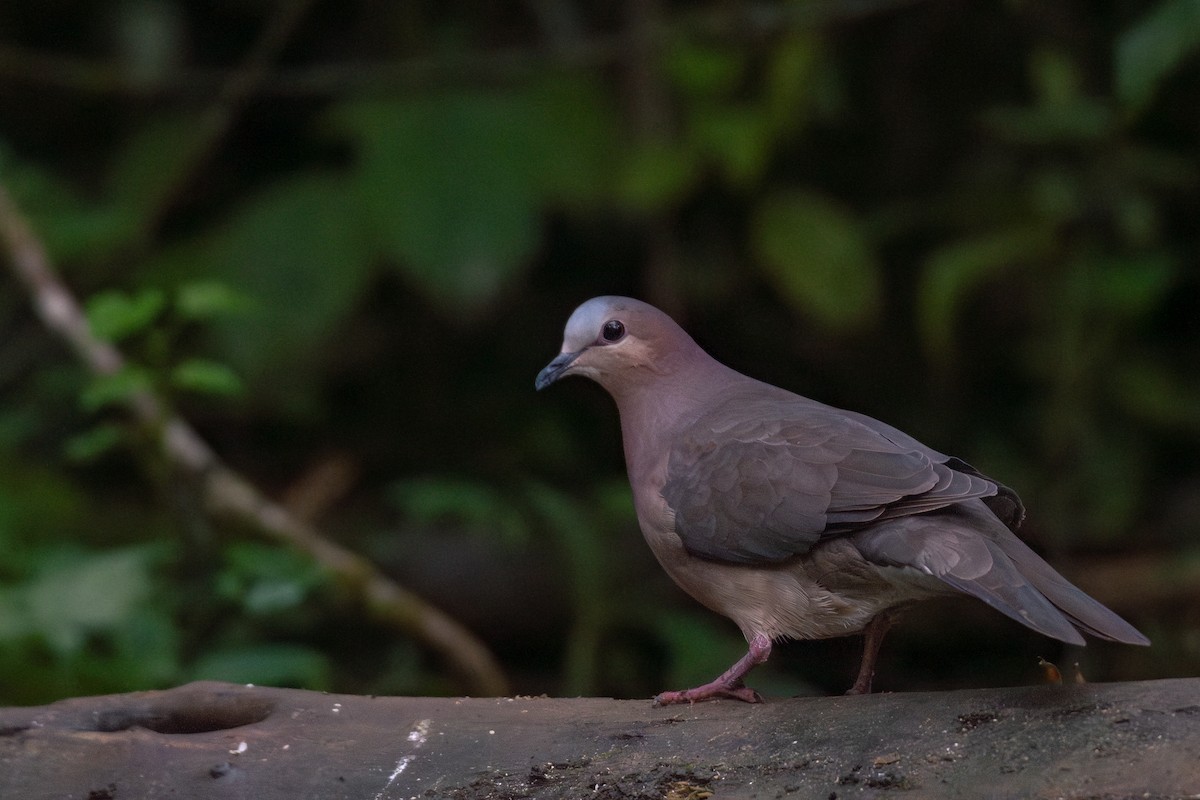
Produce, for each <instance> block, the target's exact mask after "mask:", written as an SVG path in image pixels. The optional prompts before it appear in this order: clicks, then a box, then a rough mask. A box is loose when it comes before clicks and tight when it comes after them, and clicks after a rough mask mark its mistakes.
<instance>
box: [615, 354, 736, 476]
mask: <svg viewBox="0 0 1200 800" xmlns="http://www.w3.org/2000/svg"><path fill="white" fill-rule="evenodd" d="M739 378H742V376H741V375H740V374H738V373H737V372H734V371H733V370H732V369H729V368H728V367H726V366H724V365H723V364H721V363H719V362H717V361H714V360H712V359H711V358H708V356H707V355H705V358H704V360H703V361H698V362H694V363H687V364H679V365H676V368H675V369H673V370H670V371H665V372H659V373H657V374H655V375H654V376H653V379H651V380H644V381H627V382H625V383H624V384H622V385H621V386H620V387H619V388H618V390H617V391H612V390H611V389H610V393H611V394H612V395H613V399H615V400H616V402H617V409H618V411H619V413H620V417H621V434H622V440H623V443H624V447H625V461H626V465H627V467H628V469H629V474H630V477H631V478H632V477H634V476H641V475H645V474H647V473H649V472H653V471H655V470H656V469H658V468H659V467H660V466H662V464H665V459H666V456H667V453H668V452H669V450H670V444H671V442H672V441H674V439H675V437H676V435H677V433H678V432H679V431H680V430H682V429H683V428H685V427H686V426H687V425H689V424H691V423H692V422H694V421H695V420H696V418H697V417H699V416H700V414H701V413H702V412H703V411H704V410H705V409H706V408H709V407H710V406H711V405H712V404H713V403H714V402H715V401H716V399H718V398H719V397H721V395H722V394H723V393H724V392H725V391H726V390H727V389H728V387H729V386H730V385H731V384H732V383H733V382H734V381H736V380H737V379H739ZM742 379H743V380H744V378H742ZM660 462H662V464H660Z"/></svg>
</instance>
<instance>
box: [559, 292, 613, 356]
mask: <svg viewBox="0 0 1200 800" xmlns="http://www.w3.org/2000/svg"><path fill="white" fill-rule="evenodd" d="M621 300H622V298H619V297H593V298H592V299H591V300H588V301H587V302H586V303H584V304H583V305H581V306H580V307H579V308H577V309H575V311H574V313H572V314H571V318H570V319H568V320H567V328H566V331H565V333H564V334H563V344H564V345H565V346H566V348H567V349H569V350H579V349H581V348H583V347H586V346H587V345H589V344H591V343H592V342H593V341H595V340H596V336H597V335H599V333H600V326H602V325H603V324H604V323H605V322H608V321H609V320H610V319H613V318H614V317H615V316H618V315H619V313H620V311H622V310H623V306H622V303H621V302H620V301H621Z"/></svg>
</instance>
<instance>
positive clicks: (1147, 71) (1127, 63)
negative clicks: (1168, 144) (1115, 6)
mask: <svg viewBox="0 0 1200 800" xmlns="http://www.w3.org/2000/svg"><path fill="white" fill-rule="evenodd" d="M1197 51H1200V3H1197V2H1196V0H1164V1H1163V2H1161V3H1159V4H1158V6H1157V7H1156V8H1155V9H1154V10H1153V11H1151V12H1150V13H1149V14H1147V15H1146V16H1145V17H1144V18H1143V19H1142V20H1141V21H1140V22H1138V23H1137V24H1136V25H1134V26H1133V27H1132V28H1130V29H1129V30H1128V31H1126V32H1125V33H1124V34H1123V35H1122V36H1121V38H1120V40H1119V41H1118V42H1117V52H1116V60H1115V67H1116V95H1117V100H1118V101H1119V102H1120V103H1121V105H1122V106H1124V107H1125V108H1126V109H1127V110H1128V111H1129V112H1131V113H1134V114H1136V113H1138V112H1140V111H1142V110H1143V109H1145V108H1146V106H1148V105H1149V104H1150V102H1151V101H1152V100H1153V99H1154V95H1155V93H1156V92H1157V91H1158V87H1159V85H1160V84H1161V83H1162V81H1163V80H1164V79H1165V78H1166V77H1167V76H1169V75H1170V74H1171V73H1172V72H1174V71H1175V70H1176V69H1177V68H1178V67H1179V66H1180V64H1182V63H1183V62H1184V61H1185V60H1186V59H1188V58H1190V57H1192V56H1194V55H1195V54H1196V52H1197Z"/></svg>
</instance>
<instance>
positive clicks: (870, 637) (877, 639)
mask: <svg viewBox="0 0 1200 800" xmlns="http://www.w3.org/2000/svg"><path fill="white" fill-rule="evenodd" d="M892 620H893V615H892V613H891V612H890V611H883V612H881V613H879V614H876V615H875V616H874V617H872V618H871V621H870V622H868V623H867V627H866V630H865V631H863V637H864V640H863V655H862V663H861V664H860V665H859V667H858V678H857V679H856V680H855V681H854V685H853V686H851V687H850V688H849V689H847V690H846V694H870V693H871V681H872V680H873V679H874V678H875V659H876V658H877V657H878V656H879V646H880V645H882V644H883V636H884V634H885V633H887V632H888V628H890V627H891V626H892Z"/></svg>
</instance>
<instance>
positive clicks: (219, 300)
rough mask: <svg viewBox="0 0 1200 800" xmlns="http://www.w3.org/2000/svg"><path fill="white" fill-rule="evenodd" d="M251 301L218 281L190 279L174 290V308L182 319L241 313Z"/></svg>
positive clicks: (200, 318)
mask: <svg viewBox="0 0 1200 800" xmlns="http://www.w3.org/2000/svg"><path fill="white" fill-rule="evenodd" d="M251 305H252V304H251V301H250V299H249V298H248V297H246V296H245V295H244V294H242V293H241V292H238V291H237V290H236V289H234V288H233V287H231V286H230V285H229V284H226V283H221V282H220V281H203V280H201V281H192V282H189V283H185V284H183V285H182V286H180V287H179V288H178V289H177V290H176V294H175V310H176V312H178V314H179V315H180V316H181V317H183V318H184V319H189V320H207V319H212V318H213V317H219V316H223V315H226V314H236V313H243V312H245V311H247V310H249V309H250V307H251Z"/></svg>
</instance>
